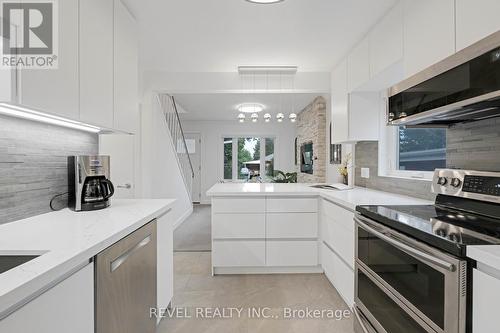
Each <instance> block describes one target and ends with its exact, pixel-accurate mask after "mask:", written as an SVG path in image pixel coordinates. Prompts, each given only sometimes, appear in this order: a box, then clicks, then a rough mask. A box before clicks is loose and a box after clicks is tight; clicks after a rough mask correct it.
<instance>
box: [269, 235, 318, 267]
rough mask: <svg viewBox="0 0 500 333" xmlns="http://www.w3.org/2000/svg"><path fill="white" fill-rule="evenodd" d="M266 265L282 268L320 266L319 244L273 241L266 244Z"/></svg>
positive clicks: (315, 242) (299, 241)
mask: <svg viewBox="0 0 500 333" xmlns="http://www.w3.org/2000/svg"><path fill="white" fill-rule="evenodd" d="M266 264H267V266H270V267H280V266H289V267H293V266H316V265H318V242H317V241H315V240H314V241H302V240H291V241H288V240H272V241H267V242H266Z"/></svg>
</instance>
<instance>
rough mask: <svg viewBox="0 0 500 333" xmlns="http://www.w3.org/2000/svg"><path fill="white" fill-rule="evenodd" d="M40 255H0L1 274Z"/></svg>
mask: <svg viewBox="0 0 500 333" xmlns="http://www.w3.org/2000/svg"><path fill="white" fill-rule="evenodd" d="M39 256H40V255H0V274H2V273H4V272H7V271H8V270H11V269H12V268H15V267H17V266H21V265H22V264H24V263H27V262H28V261H30V260H33V259H35V258H37V257H39Z"/></svg>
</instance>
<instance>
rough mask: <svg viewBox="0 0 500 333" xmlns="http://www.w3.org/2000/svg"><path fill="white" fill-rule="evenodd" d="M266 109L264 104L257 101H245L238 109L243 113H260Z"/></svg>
mask: <svg viewBox="0 0 500 333" xmlns="http://www.w3.org/2000/svg"><path fill="white" fill-rule="evenodd" d="M263 110H264V105H262V104H255V103H243V104H241V105H238V111H240V112H243V113H256V112H257V113H259V112H262V111H263Z"/></svg>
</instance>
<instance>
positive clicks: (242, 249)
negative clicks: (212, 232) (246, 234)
mask: <svg viewBox="0 0 500 333" xmlns="http://www.w3.org/2000/svg"><path fill="white" fill-rule="evenodd" d="M212 265H213V266H214V267H261V266H265V265H266V241H265V240H218V241H213V243H212Z"/></svg>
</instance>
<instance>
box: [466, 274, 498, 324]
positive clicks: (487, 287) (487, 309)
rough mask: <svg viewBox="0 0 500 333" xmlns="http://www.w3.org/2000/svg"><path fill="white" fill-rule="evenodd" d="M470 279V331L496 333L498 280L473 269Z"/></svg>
mask: <svg viewBox="0 0 500 333" xmlns="http://www.w3.org/2000/svg"><path fill="white" fill-rule="evenodd" d="M472 279H473V287H472V291H473V292H472V295H473V301H472V302H473V305H472V310H473V314H472V326H473V329H472V331H473V332H474V333H487V332H496V331H498V318H497V316H498V309H499V308H500V279H498V278H496V277H493V276H491V275H489V274H487V273H484V272H482V271H480V270H477V269H474V271H473V277H472Z"/></svg>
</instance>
